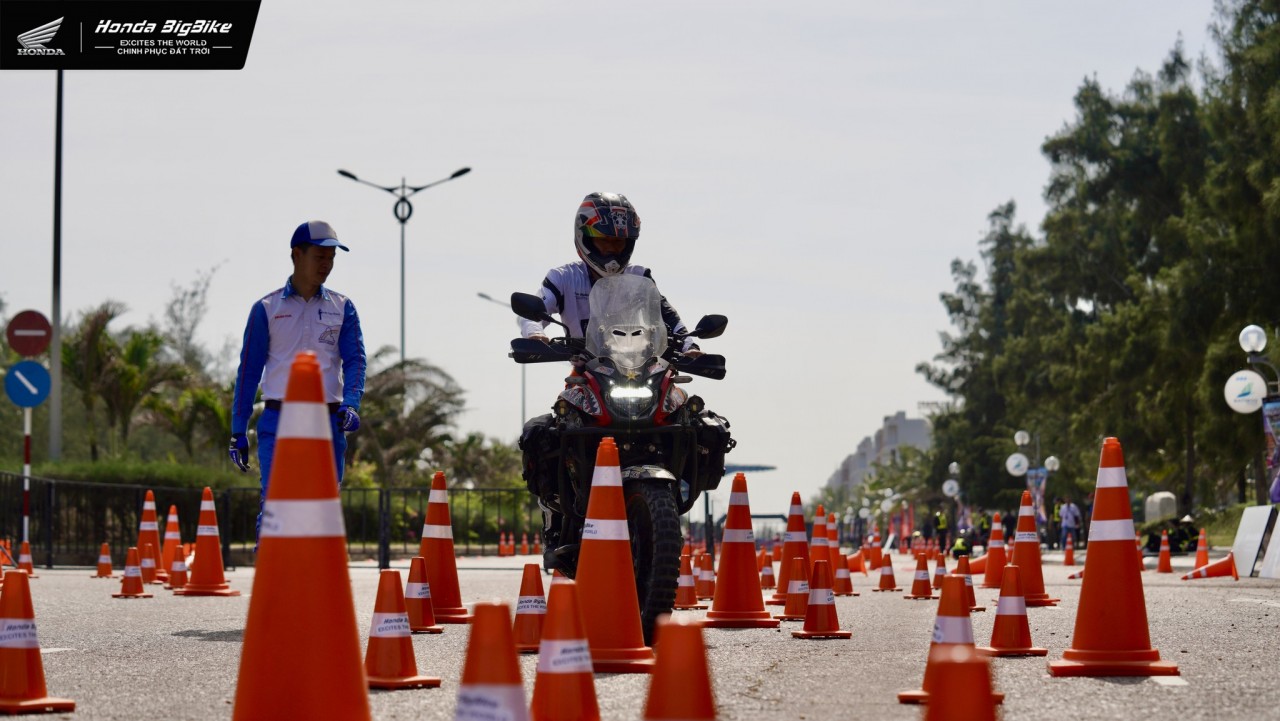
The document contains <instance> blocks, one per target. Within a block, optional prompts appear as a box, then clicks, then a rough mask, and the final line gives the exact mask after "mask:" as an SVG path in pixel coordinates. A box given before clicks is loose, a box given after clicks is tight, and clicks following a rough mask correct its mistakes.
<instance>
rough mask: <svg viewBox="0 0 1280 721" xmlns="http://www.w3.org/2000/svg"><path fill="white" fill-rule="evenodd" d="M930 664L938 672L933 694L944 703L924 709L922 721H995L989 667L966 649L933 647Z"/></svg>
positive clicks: (980, 657) (935, 677)
mask: <svg viewBox="0 0 1280 721" xmlns="http://www.w3.org/2000/svg"><path fill="white" fill-rule="evenodd" d="M930 664H931V665H932V666H933V667H934V668H935V669H936V670H937V673H936V674H935V675H934V686H933V693H936V694H937V695H938V698H939V699H946V703H931V704H927V705H926V706H925V712H924V719H925V721H995V719H996V705H995V701H994V697H995V696H996V694H995V693H994V692H993V691H992V686H991V665H990V664H989V663H988V662H987V660H986V659H985V658H983V657H982V656H980V655H978V654H977V653H974V651H973V650H972V649H970V648H969V647H967V646H936V647H934V648H933V649H931V650H930Z"/></svg>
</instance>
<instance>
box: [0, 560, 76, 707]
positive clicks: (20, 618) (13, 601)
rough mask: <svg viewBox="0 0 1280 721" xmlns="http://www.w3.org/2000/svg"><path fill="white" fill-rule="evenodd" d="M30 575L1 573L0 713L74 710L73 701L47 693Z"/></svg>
mask: <svg viewBox="0 0 1280 721" xmlns="http://www.w3.org/2000/svg"><path fill="white" fill-rule="evenodd" d="M30 583H31V581H30V577H29V576H28V575H27V574H25V573H23V572H21V571H9V572H7V573H5V574H4V589H3V590H2V591H0V628H3V629H4V635H3V640H2V641H0V669H3V673H0V713H6V714H28V713H49V712H58V711H75V710H76V702H75V701H72V700H70V699H65V698H52V697H50V696H49V695H48V694H49V691H48V689H47V688H46V687H45V684H44V663H43V661H41V659H40V639H39V638H38V637H37V634H36V614H35V607H34V606H32V604H31V586H30Z"/></svg>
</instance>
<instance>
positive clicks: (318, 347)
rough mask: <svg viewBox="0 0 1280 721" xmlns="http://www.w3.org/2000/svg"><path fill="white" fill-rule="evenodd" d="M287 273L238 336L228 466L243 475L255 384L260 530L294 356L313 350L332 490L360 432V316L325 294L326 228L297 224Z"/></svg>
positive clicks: (332, 238) (331, 236) (334, 243)
mask: <svg viewBox="0 0 1280 721" xmlns="http://www.w3.org/2000/svg"><path fill="white" fill-rule="evenodd" d="M289 248H290V250H289V255H290V257H291V258H292V260H293V274H292V275H291V276H289V279H288V280H286V281H285V284H284V287H283V288H277V289H276V290H273V291H271V292H270V293H268V294H266V295H265V296H263V297H262V298H260V299H258V301H257V302H255V303H254V304H253V308H252V309H251V310H250V311H249V322H248V324H247V325H246V326H245V329H244V345H243V347H242V348H241V350H240V369H239V370H238V371H237V372H236V388H235V395H234V396H233V398H232V405H231V446H230V448H229V449H228V453H229V454H230V456H231V461H232V462H233V463H235V464H236V466H237V467H238V468H239V469H240V470H241V471H244V472H246V473H247V472H248V471H249V441H248V438H247V437H246V436H245V432H246V431H247V430H248V426H249V417H250V416H251V415H252V414H253V401H254V396H255V395H256V394H257V391H258V385H259V383H261V385H262V397H263V400H264V401H265V406H266V407H265V408H264V409H263V411H262V415H261V416H260V417H259V418H258V467H259V469H260V471H261V473H262V478H261V484H262V497H261V499H260V500H259V513H258V529H259V530H261V528H262V513H261V504H262V501H263V500H265V499H266V496H267V482H268V481H269V480H270V478H271V456H272V454H273V453H274V451H275V446H276V426H277V424H278V423H279V421H280V403H281V401H283V400H284V394H285V388H286V386H287V385H288V383H289V370H290V368H291V367H292V364H293V359H294V356H296V355H297V354H298V353H300V352H302V351H312V352H314V353H315V354H316V359H317V360H318V361H319V363H320V377H321V380H322V383H323V385H324V395H325V400H326V401H327V402H328V403H329V416H330V418H329V421H330V426H331V428H332V431H333V456H334V461H335V463H336V464H337V470H338V485H342V471H343V465H344V463H343V456H344V455H345V454H346V451H347V437H346V433H348V432H351V431H355V430H356V429H358V428H359V427H360V415H359V413H358V412H357V410H358V409H359V408H360V397H361V396H363V395H364V373H365V353H364V336H363V335H362V334H361V332H360V316H358V315H357V314H356V307H355V304H353V303H352V302H351V299H350V298H348V297H346V296H345V295H342V294H341V293H338V292H336V291H334V290H331V289H329V288H326V287H325V286H324V281H325V279H327V278H328V277H329V273H330V272H331V271H332V270H333V260H334V256H335V255H336V254H337V251H338V248H341V249H343V250H344V251H345V250H348V248H347V247H346V246H345V245H342V244H341V243H339V242H338V234H337V233H336V232H334V230H333V228H332V226H330V225H329V224H328V223H326V222H324V221H320V220H312V221H308V222H306V223H303V224H302V225H299V226H298V228H297V230H295V231H294V233H293V238H292V239H291V240H290V242H289Z"/></svg>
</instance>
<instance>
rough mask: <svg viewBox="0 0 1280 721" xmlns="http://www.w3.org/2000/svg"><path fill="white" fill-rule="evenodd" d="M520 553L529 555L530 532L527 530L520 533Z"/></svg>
mask: <svg viewBox="0 0 1280 721" xmlns="http://www.w3.org/2000/svg"><path fill="white" fill-rule="evenodd" d="M520 555H521V556H527V555H529V533H528V532H527V531H526V532H522V533H521V534H520Z"/></svg>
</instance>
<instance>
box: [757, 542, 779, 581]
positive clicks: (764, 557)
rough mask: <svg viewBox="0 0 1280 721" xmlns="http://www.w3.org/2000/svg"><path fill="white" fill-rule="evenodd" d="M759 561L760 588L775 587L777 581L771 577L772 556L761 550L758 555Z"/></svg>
mask: <svg viewBox="0 0 1280 721" xmlns="http://www.w3.org/2000/svg"><path fill="white" fill-rule="evenodd" d="M759 563H760V590H762V591H765V590H768V589H770V588H777V586H778V583H777V581H776V580H775V579H774V577H773V556H771V555H769V552H768V551H765V550H763V549H762V550H761V551H760V556H759Z"/></svg>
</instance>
